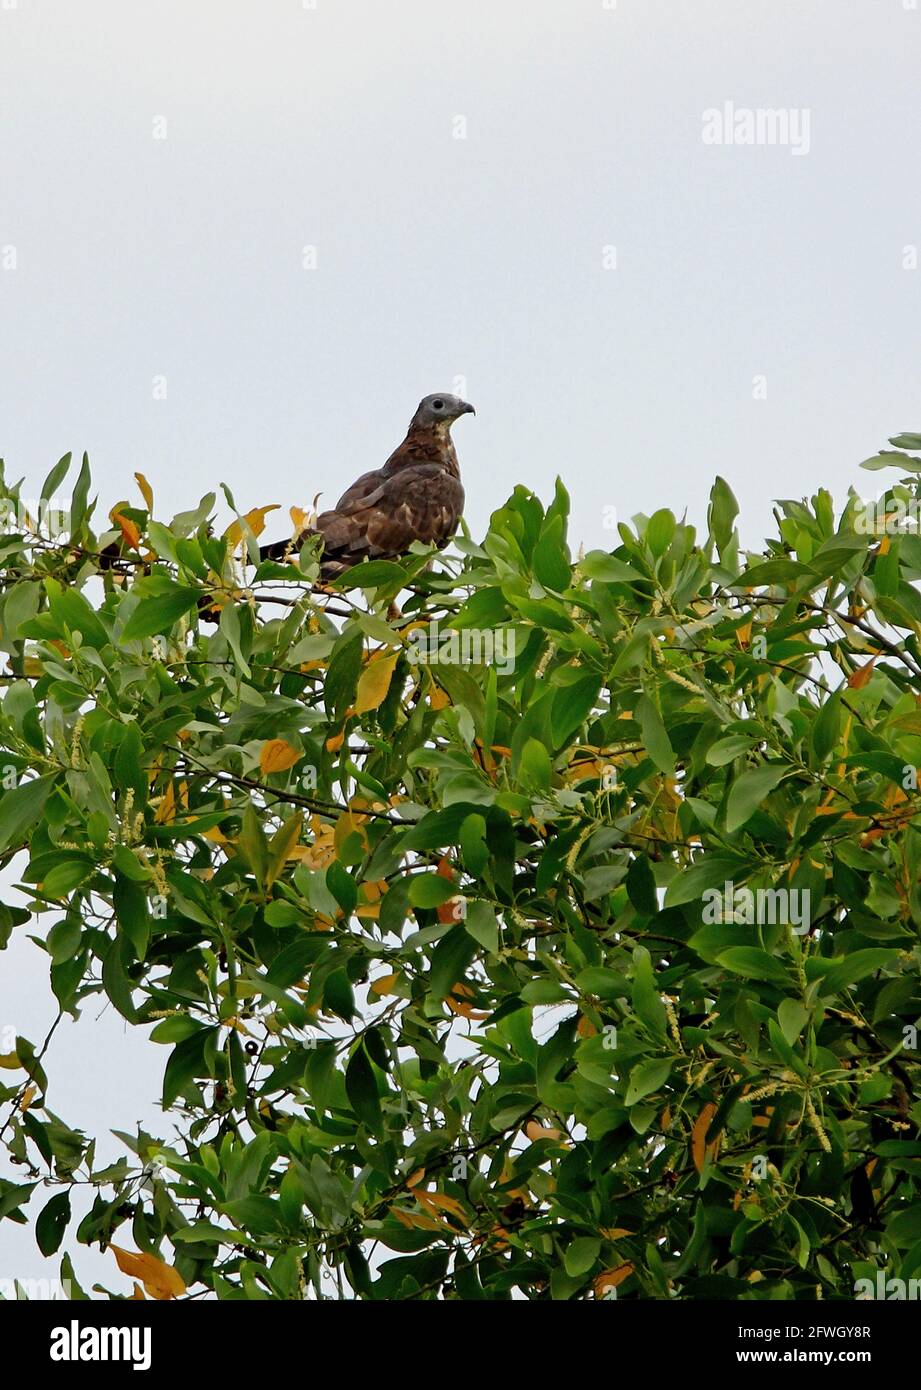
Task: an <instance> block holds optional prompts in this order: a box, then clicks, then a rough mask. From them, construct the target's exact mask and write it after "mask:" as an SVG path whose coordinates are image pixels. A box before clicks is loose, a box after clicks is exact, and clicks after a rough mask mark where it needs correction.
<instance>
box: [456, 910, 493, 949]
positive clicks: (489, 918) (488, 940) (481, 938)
mask: <svg viewBox="0 0 921 1390" xmlns="http://www.w3.org/2000/svg"><path fill="white" fill-rule="evenodd" d="M462 921H463V925H464V928H465V930H466V931H467V932H469V934H470V935H471V936H472V937H473V939H474V941H476V942H478V943H479V945H480V946H483V947H484V948H485V949H486V950H487V951H491V952H492V953H493V955H495V953H496V952H497V951H498V949H499V923H498V921H497V920H496V910H495V908H494V907H491V906H490V904H489V903H485V902H483V901H482V900H481V899H479V898H475V899H474V900H473V901H472V902H468V904H467V912H466V915H465V916H464V918H463V919H462Z"/></svg>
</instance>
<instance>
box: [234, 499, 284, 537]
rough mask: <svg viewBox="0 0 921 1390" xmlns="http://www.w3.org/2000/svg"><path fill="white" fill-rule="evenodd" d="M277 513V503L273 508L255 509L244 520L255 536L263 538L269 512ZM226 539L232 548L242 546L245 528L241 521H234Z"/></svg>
mask: <svg viewBox="0 0 921 1390" xmlns="http://www.w3.org/2000/svg"><path fill="white" fill-rule="evenodd" d="M277 511H278V503H277V502H275V503H273V504H272V506H271V507H253V509H252V511H249V512H247V513H246V515H245V516H244V518H243V520H244V521H245V522H246V524H247V526H248V527H249V529H250V530H251V531H252V533H253V535H254V536H261V535H262V533H263V531H264V530H265V519H266V517H267V516H268V514H269V512H277ZM224 537H225V539H226V540H228V541H230V544H231V545H232V546H234V545H240V544H241V543H242V541H243V527H242V525H241V523H240V522H239V521H232V522H231V523H230V525H229V526H228V527H227V530H226V531H225V532H224Z"/></svg>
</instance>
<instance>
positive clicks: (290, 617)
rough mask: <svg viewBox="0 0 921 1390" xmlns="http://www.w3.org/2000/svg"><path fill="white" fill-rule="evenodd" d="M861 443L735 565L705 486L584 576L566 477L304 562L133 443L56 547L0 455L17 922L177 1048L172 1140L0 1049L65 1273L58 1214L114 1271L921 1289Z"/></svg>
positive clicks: (9, 1188) (917, 464)
mask: <svg viewBox="0 0 921 1390" xmlns="http://www.w3.org/2000/svg"><path fill="white" fill-rule="evenodd" d="M893 443H894V444H895V445H896V446H898V447H897V448H896V449H894V450H892V451H890V452H887V453H886V454H883V455H881V456H880V457H879V459H876V460H872V461H870V464H871V466H872V467H883V466H886V465H889V464H894V465H896V466H897V467H898V468H899V469H900V470H901V474H902V475H903V481H902V482H900V483H898V484H897V485H896V486H895V487H893V488H892V489H891V490H890V491H889V492H888V493H887V494H886V495H885V500H884V502H883V504H882V505H881V506H880V507H879V508H876V509H868V508H866V507H865V506H864V504H863V503H862V502H861V501H860V500H859V499H858V498H857V497H856V496H855V495H853V494H852V495H851V497H850V498H849V499H848V501H847V503H846V505H845V506H844V509H843V511H842V512H841V513H840V514H839V515H836V513H835V510H834V508H833V503H832V499H831V497H830V496H829V495H828V494H827V493H826V492H825V491H821V492H819V493H818V494H817V495H816V496H815V497H814V498H812V500H811V502H808V503H807V502H793V501H787V502H782V503H779V504H778V511H777V513H776V515H777V522H778V534H777V536H776V537H775V538H773V539H772V540H771V541H770V542H769V543H768V545H767V546H766V548H765V550H764V553H762V554H760V555H746V554H744V553H741V552H740V546H739V540H738V536H737V533H736V531H735V529H734V527H735V521H736V511H737V508H736V504H735V501H734V498H733V496H732V493H731V491H730V489H729V487H728V486H727V485H726V484H725V483H724V482H722V481H717V483H716V485H715V487H714V489H713V492H712V495H711V502H710V509H709V516H708V534H707V535H706V536H701V537H698V536H697V535H696V534H695V531H694V529H693V528H692V527H691V526H689V525H687V524H685V523H684V522H679V521H676V518H675V516H674V515H673V514H672V512H670V511H668V510H665V509H663V510H660V511H657V512H656V513H655V514H654V515H652V516H651V517H649V518H646V517H639V518H635V519H634V522H633V524H632V525H630V526H628V525H626V524H620V526H619V527H618V530H617V531H616V532H615V531H612V535H611V539H612V542H614V543H615V548H614V549H613V550H612V551H611V553H605V552H601V551H595V552H592V553H591V554H588V555H586V556H584V557H579V558H578V559H576V561H575V562H573V560H572V558H571V556H570V553H569V551H568V549H567V543H566V531H567V505H568V504H567V497H566V493H565V491H564V490H563V488H562V487H558V489H557V492H556V496H555V497H554V499H553V501H552V502H551V503H550V505H549V506H547V507H546V508H544V506H542V505H541V503H540V502H539V501H538V499H537V498H536V497H534V496H533V495H532V494H531V493H530V492H529V491H528V490H527V489H526V488H524V487H519V488H516V490H515V492H514V494H513V495H512V497H511V498H510V499H509V501H508V502H507V503H506V505H505V506H503V507H502V508H500V509H499V510H498V511H497V512H496V513H495V514H494V516H493V517H492V521H491V524H490V528H489V533H488V535H487V536H486V538H485V539H484V540H483V542H482V544H474V543H473V542H472V541H471V540H470V539H469V537H466V536H465V537H462V538H460V539H459V541H458V549H459V552H460V558H458V556H456V555H455V557H454V558H453V559H451V558H450V557H447V556H438V557H436V558H435V559H433V558H432V557H431V555H429V554H422V553H420V554H419V555H412V556H410V557H408V558H407V559H406V560H404V561H402V562H400V563H391V562H375V563H371V564H367V565H365V566H362V567H360V568H359V569H357V570H355V571H352V572H351V573H350V574H349V575H348V576H347V577H346V578H345V579H344V580H343V581H340V582H339V584H338V585H337V586H336V588H335V590H334V591H319V590H316V589H315V588H314V586H313V582H312V581H313V580H314V579H315V577H316V574H317V564H316V556H315V553H314V550H313V547H312V543H308V544H307V545H306V546H305V547H304V549H303V551H302V552H301V554H300V555H299V556H297V555H295V556H294V557H293V558H292V560H291V562H290V563H286V564H283V565H279V564H276V563H274V562H266V563H263V564H262V565H261V566H258V567H254V565H253V563H252V561H253V560H254V559H255V558H256V550H255V536H256V535H258V534H259V532H260V531H261V530H262V527H263V524H264V522H265V517H266V514H267V511H268V510H269V509H267V508H257V509H255V510H254V511H251V512H249V513H247V514H246V515H245V516H242V517H241V516H240V515H239V513H237V509H236V506H235V504H234V502H233V498H232V497H231V496H230V494H229V493H227V492H226V489H225V494H226V498H227V501H228V503H229V505H230V506H231V507H232V508H233V511H234V512H235V513H237V520H236V521H234V522H233V523H232V524H231V526H230V527H229V528H228V530H227V531H226V532H225V534H224V535H222V536H218V535H217V534H216V533H215V527H214V518H215V514H216V510H217V508H216V503H215V497H214V495H210V496H208V497H206V498H204V499H203V500H202V502H201V504H200V506H199V507H198V508H196V510H195V511H193V512H189V513H184V514H182V515H180V516H177V517H175V518H174V519H173V520H172V521H171V522H170V523H169V525H167V524H165V523H163V522H161V521H155V520H154V519H153V514H154V499H153V497H152V495H151V491H150V488H149V486H148V484H147V482H146V480H145V479H144V478H143V477H141V476H140V475H138V482H139V487H140V495H141V497H142V499H143V505H138V506H135V505H133V504H130V503H128V502H122V503H119V504H118V505H117V506H116V507H114V508H113V509H112V511H111V513H110V518H109V522H108V524H107V525H106V524H103V526H102V528H101V530H98V531H94V530H93V529H91V528H92V523H93V520H94V515H95V504H93V503H91V502H90V474H89V470H88V467H87V464H86V460H85V459H84V462H83V467H82V469H81V471H80V473H79V477H78V480H77V483H76V487H75V490H74V492H73V497H72V500H71V501H70V503H69V504H68V505H67V506H66V508H64V509H63V511H62V517H63V523H64V530H63V533H59V532H58V530H56V528H55V527H54V526H49V525H48V524H46V523H47V522H48V517H49V516H51V515H52V513H50V512H49V513H48V515H47V516H45V517H42V516H40V515H38V514H37V513H38V512H40V511H44V510H45V506H46V504H48V503H49V502H51V501H53V500H54V499H55V497H56V496H57V492H58V489H59V488H60V487H61V485H62V483H63V481H64V478H65V476H66V475H67V471H68V467H69V464H70V460H69V458H67V459H64V460H62V461H61V463H60V464H59V465H58V466H57V467H56V468H55V469H54V470H53V471H52V474H51V475H50V477H49V479H48V480H47V482H46V484H45V487H44V489H43V499H42V506H41V507H39V508H33V509H31V510H32V514H31V515H29V514H27V511H26V509H25V507H24V505H23V503H22V501H21V498H20V489H19V488H18V487H10V486H8V485H6V484H4V485H3V487H2V489H0V496H2V497H4V498H5V499H6V502H5V504H4V505H5V506H6V508H7V513H8V516H7V523H8V529H7V534H6V535H5V536H4V537H3V539H2V541H0V567H2V583H3V593H2V608H0V648H2V650H3V652H4V653H6V656H7V662H8V665H7V674H5V675H4V677H3V681H4V685H3V696H2V716H0V746H2V748H3V749H4V750H5V752H4V753H3V757H2V761H3V763H4V768H3V788H4V791H3V795H2V798H0V856H2V860H3V862H4V863H9V862H10V861H11V860H14V857H15V863H14V866H13V867H14V869H15V872H16V874H17V876H18V878H19V879H20V880H21V881H20V884H19V887H18V889H17V890H15V891H14V890H13V889H11V888H10V889H7V890H6V892H5V895H4V896H5V898H6V899H7V904H6V905H5V906H0V942H2V944H3V945H5V944H6V942H7V941H8V939H9V935H10V933H11V932H12V931H13V930H24V929H26V925H25V924H26V923H27V922H28V923H29V924H30V925H29V927H28V930H30V931H31V932H34V933H35V936H34V939H35V941H36V942H37V945H38V948H39V949H41V950H43V951H44V952H46V953H47V958H48V965H49V971H50V987H51V990H52V991H53V993H54V996H55V997H56V1000H57V1002H58V1005H59V1006H60V1010H61V1011H62V1012H67V1013H70V1014H72V1015H75V1016H76V1015H78V1014H79V1013H80V1011H81V1010H82V1009H84V1007H85V1006H86V1005H87V1003H88V1002H90V1001H98V999H99V997H100V996H103V997H104V998H106V999H107V1000H108V1001H110V1004H111V1006H112V1007H114V1008H115V1009H116V1010H118V1012H119V1013H120V1014H121V1015H122V1016H123V1017H124V1018H125V1019H126V1020H127V1021H128V1023H130V1024H132V1025H134V1026H136V1027H142V1028H145V1029H149V1030H150V1032H149V1036H150V1039H151V1045H152V1046H159V1047H160V1048H162V1050H163V1056H164V1074H163V1093H162V1106H163V1112H164V1114H163V1126H162V1130H161V1132H160V1133H158V1134H156V1135H154V1134H147V1133H144V1132H141V1133H137V1134H125V1135H122V1136H120V1138H121V1139H122V1140H123V1141H124V1145H125V1148H126V1154H125V1157H124V1158H123V1159H122V1160H121V1161H119V1162H118V1163H117V1164H116V1165H115V1166H109V1167H108V1168H106V1169H105V1170H103V1171H99V1170H98V1168H97V1167H96V1166H95V1160H94V1147H95V1146H94V1143H93V1142H92V1139H91V1138H88V1137H87V1136H86V1135H85V1134H83V1133H82V1132H81V1131H80V1129H79V1128H72V1127H71V1126H77V1125H78V1124H79V1122H80V1116H73V1115H67V1114H66V1110H67V1097H66V1095H60V1094H58V1093H57V1092H56V1091H55V1087H54V1082H53V1061H54V1037H53V1035H52V1036H51V1038H50V1040H48V1042H47V1045H46V1046H42V1044H41V1041H40V1040H31V1041H30V1040H27V1039H24V1038H18V1039H16V1040H15V1043H14V1045H13V1046H12V1049H11V1050H10V1051H9V1052H8V1053H7V1054H6V1055H4V1056H3V1057H2V1058H0V1065H2V1067H3V1068H4V1070H3V1072H2V1073H0V1076H2V1078H3V1080H4V1081H5V1082H6V1083H7V1084H5V1085H3V1086H0V1099H2V1101H3V1103H4V1104H3V1114H2V1116H0V1122H2V1125H3V1136H4V1143H5V1145H6V1153H7V1157H8V1158H10V1159H12V1160H15V1162H16V1167H14V1168H12V1169H9V1170H8V1171H9V1173H10V1174H11V1175H12V1176H11V1177H9V1178H5V1179H4V1180H3V1181H2V1183H0V1216H2V1217H3V1218H5V1219H6V1220H9V1221H20V1222H21V1221H24V1220H26V1219H33V1218H34V1217H35V1216H36V1214H37V1220H36V1221H35V1234H36V1239H37V1241H38V1245H39V1247H40V1248H41V1250H42V1251H43V1252H44V1253H45V1254H48V1255H56V1257H58V1258H61V1257H63V1266H62V1271H63V1274H64V1275H65V1277H67V1278H69V1279H72V1280H73V1284H72V1291H73V1295H74V1296H75V1297H77V1296H82V1294H81V1290H80V1288H79V1284H78V1281H77V1276H76V1274H75V1273H74V1266H77V1267H79V1249H78V1247H79V1245H80V1244H81V1243H82V1244H84V1245H98V1246H100V1247H101V1248H107V1247H109V1246H111V1247H112V1248H113V1249H114V1252H115V1257H116V1259H117V1261H118V1266H119V1268H118V1269H117V1268H116V1263H115V1260H113V1264H112V1272H113V1277H112V1280H111V1290H110V1292H111V1294H112V1296H115V1297H123V1296H130V1295H131V1291H132V1279H133V1280H134V1281H135V1282H134V1288H135V1291H136V1296H143V1295H142V1293H141V1290H140V1285H143V1286H144V1287H145V1288H146V1290H147V1293H148V1294H149V1295H151V1296H153V1297H158V1298H167V1297H175V1296H180V1297H182V1296H192V1295H201V1294H202V1293H203V1292H207V1291H208V1290H213V1291H214V1293H215V1294H216V1295H217V1296H218V1297H219V1298H249V1299H253V1298H260V1299H265V1298H269V1299H300V1298H316V1297H333V1298H354V1297H357V1298H367V1299H376V1300H381V1299H438V1298H461V1299H497V1298H499V1299H502V1298H510V1297H522V1296H523V1297H526V1298H529V1299H549V1298H553V1299H582V1298H592V1297H594V1298H605V1297H612V1296H615V1295H616V1296H617V1297H618V1298H627V1299H632V1298H642V1299H650V1298H652V1299H666V1298H672V1297H676V1296H677V1297H682V1298H706V1297H729V1298H772V1299H790V1298H807V1299H810V1298H816V1297H823V1298H826V1299H829V1298H836V1297H843V1298H852V1297H853V1296H854V1290H855V1281H856V1280H857V1279H859V1278H862V1277H866V1278H871V1279H872V1278H876V1276H877V1273H878V1272H879V1271H883V1273H884V1275H885V1277H887V1278H889V1277H901V1278H905V1279H907V1278H910V1277H911V1276H912V1275H913V1274H914V1273H921V1206H919V1205H917V1204H916V1201H915V1198H916V1188H917V1185H918V1182H919V1173H921V1135H919V1124H921V1104H919V1098H918V1097H917V1094H916V1092H915V1090H914V1087H915V1085H916V1084H918V1080H919V1068H918V1053H917V1050H916V1049H917V1033H916V1024H917V1022H918V1017H919V1014H921V984H919V963H921V952H919V929H921V890H919V867H921V833H919V831H921V805H919V801H918V794H917V776H916V771H915V770H916V768H917V767H918V766H921V646H919V637H921V596H919V593H918V590H917V589H916V588H915V581H917V580H918V579H921V536H919V532H918V526H917V510H918V499H919V497H921V485H919V481H918V480H919V477H921V459H918V458H916V457H914V456H913V455H912V454H911V453H910V452H903V451H904V450H908V451H911V450H913V449H914V450H918V449H921V437H919V436H904V437H899V438H898V439H897V440H895V441H893ZM300 519H301V517H300V515H299V514H296V513H295V515H294V520H295V523H296V524H297V523H298V522H299V520H300ZM397 603H399V607H397ZM16 856H18V857H16ZM7 878H9V872H8V873H7ZM84 1026H87V1027H92V1015H91V1014H88V1015H87V1017H86V1019H85V1022H84ZM46 1068H47V1070H48V1072H49V1073H50V1077H49V1076H46ZM51 1106H53V1109H51V1108H49V1107H51ZM58 1112H61V1113H62V1114H63V1116H64V1118H61V1117H59V1113H58ZM48 1177H50V1178H51V1179H52V1180H53V1185H52V1188H51V1192H52V1194H53V1195H51V1197H50V1200H48V1199H47V1188H43V1187H41V1186H40V1184H41V1183H42V1181H43V1180H44V1179H46V1178H48ZM77 1182H79V1183H81V1184H87V1183H89V1184H91V1185H92V1186H93V1187H94V1188H95V1199H94V1201H93V1204H92V1208H91V1210H90V1211H89V1213H88V1214H86V1215H84V1216H83V1217H82V1219H78V1217H77V1216H75V1217H74V1220H73V1221H71V1195H72V1194H71V1188H72V1185H73V1184H74V1183H77ZM36 1189H37V1191H36ZM33 1192H35V1195H36V1200H34V1201H32V1202H31V1204H30V1205H28V1206H27V1204H29V1202H30V1198H32V1194H33ZM39 1197H40V1198H41V1201H39V1202H37V1199H38V1198H39ZM0 1229H2V1228H0ZM119 1270H121V1271H122V1272H121V1273H120V1272H119ZM125 1275H127V1276H128V1278H125Z"/></svg>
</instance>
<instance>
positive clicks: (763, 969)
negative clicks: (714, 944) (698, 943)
mask: <svg viewBox="0 0 921 1390" xmlns="http://www.w3.org/2000/svg"><path fill="white" fill-rule="evenodd" d="M716 959H717V960H718V961H719V963H720V965H723V966H725V968H726V969H727V970H731V971H732V973H733V974H734V975H744V976H745V977H746V979H751V980H769V981H771V983H772V984H778V985H788V984H789V983H790V972H789V971H788V970H787V969H786V968H785V967H784V966H783V965H782V964H781V962H780V961H779V960H777V958H776V957H775V956H771V955H768V953H767V951H762V950H760V949H759V948H758V947H757V946H730V947H729V948H728V950H726V951H720V953H719V955H718V956H717V958H716Z"/></svg>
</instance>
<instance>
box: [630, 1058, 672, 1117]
mask: <svg viewBox="0 0 921 1390" xmlns="http://www.w3.org/2000/svg"><path fill="white" fill-rule="evenodd" d="M671 1071H672V1059H671V1058H670V1057H666V1058H664V1059H662V1058H655V1059H653V1060H652V1061H649V1062H641V1063H640V1065H639V1066H637V1067H634V1068H633V1070H632V1071H631V1072H630V1082H629V1085H628V1086H627V1097H626V1103H627V1105H636V1102H637V1101H638V1100H642V1099H643V1097H644V1096H650V1095H652V1094H653V1092H654V1091H659V1090H661V1089H662V1087H663V1086H664V1084H665V1082H666V1081H667V1080H668V1078H669V1076H670V1075H671Z"/></svg>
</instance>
